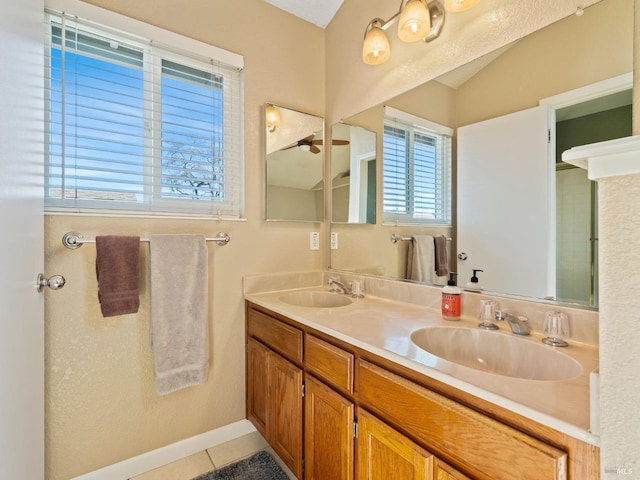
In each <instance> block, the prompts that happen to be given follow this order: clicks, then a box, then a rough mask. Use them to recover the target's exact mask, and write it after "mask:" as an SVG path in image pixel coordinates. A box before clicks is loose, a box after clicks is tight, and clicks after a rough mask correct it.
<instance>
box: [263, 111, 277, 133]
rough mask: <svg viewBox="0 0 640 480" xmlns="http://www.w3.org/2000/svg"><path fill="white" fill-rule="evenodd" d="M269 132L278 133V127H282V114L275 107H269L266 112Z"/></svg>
mask: <svg viewBox="0 0 640 480" xmlns="http://www.w3.org/2000/svg"><path fill="white" fill-rule="evenodd" d="M265 118H266V124H267V130H268V131H269V132H271V133H273V132H275V131H276V127H277V126H278V125H280V112H279V111H278V109H277V108H276V107H275V106H273V105H267V108H266V111H265Z"/></svg>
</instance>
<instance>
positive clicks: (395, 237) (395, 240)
mask: <svg viewBox="0 0 640 480" xmlns="http://www.w3.org/2000/svg"><path fill="white" fill-rule="evenodd" d="M399 240H402V241H403V242H409V241H411V240H413V237H399V236H398V235H396V234H395V233H392V234H391V243H398V241H399ZM450 241H451V238H450V237H448V238H447V242H450Z"/></svg>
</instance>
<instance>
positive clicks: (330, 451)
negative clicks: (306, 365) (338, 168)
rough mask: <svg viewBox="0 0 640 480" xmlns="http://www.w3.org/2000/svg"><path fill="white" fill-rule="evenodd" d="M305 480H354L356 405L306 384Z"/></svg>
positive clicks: (315, 383) (310, 381)
mask: <svg viewBox="0 0 640 480" xmlns="http://www.w3.org/2000/svg"><path fill="white" fill-rule="evenodd" d="M304 451H305V480H328V479H331V480H353V402H351V401H350V400H347V399H345V398H343V397H342V396H341V395H339V394H338V393H336V392H335V391H333V390H331V389H330V388H329V387H327V386H326V385H324V384H323V383H321V382H320V381H318V380H316V379H315V378H313V377H311V376H307V377H306V383H305V449H304Z"/></svg>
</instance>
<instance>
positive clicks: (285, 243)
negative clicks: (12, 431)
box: [45, 0, 325, 480]
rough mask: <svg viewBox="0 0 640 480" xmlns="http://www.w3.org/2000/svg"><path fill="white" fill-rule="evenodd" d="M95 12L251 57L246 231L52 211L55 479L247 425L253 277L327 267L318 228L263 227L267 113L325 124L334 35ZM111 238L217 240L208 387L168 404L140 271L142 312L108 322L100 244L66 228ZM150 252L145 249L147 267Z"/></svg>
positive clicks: (242, 9)
mask: <svg viewBox="0 0 640 480" xmlns="http://www.w3.org/2000/svg"><path fill="white" fill-rule="evenodd" d="M90 3H93V4H95V5H99V6H102V7H105V8H109V9H111V10H113V11H116V12H118V13H122V14H125V15H127V16H130V17H133V18H136V19H139V20H143V21H145V22H147V23H151V24H153V25H156V26H159V27H162V28H165V29H168V30H171V31H174V32H177V33H180V34H184V35H187V36H190V37H193V38H195V39H197V40H200V41H203V42H206V43H211V44H214V45H216V46H219V47H222V48H225V49H228V50H231V51H233V52H236V53H239V54H241V55H243V56H244V60H245V70H244V83H245V97H244V115H245V170H246V175H245V180H246V197H245V198H246V200H245V202H246V208H245V210H246V217H247V221H246V222H229V221H222V222H217V221H204V220H202V221H196V220H169V219H164V220H159V219H155V220H154V219H123V218H106V217H80V216H48V217H47V218H46V224H45V233H46V245H45V248H46V250H45V254H46V271H48V272H57V273H60V274H63V275H65V277H66V278H67V281H68V284H67V285H66V286H65V288H64V290H61V291H59V292H56V294H54V295H48V296H47V304H46V312H47V314H46V465H47V466H46V468H47V475H46V478H47V479H49V480H62V479H68V478H71V477H74V476H77V475H80V474H82V473H85V472H88V471H93V470H95V469H98V468H100V467H104V466H106V465H110V464H112V463H115V462H118V461H121V460H124V459H128V458H130V457H133V456H136V455H139V454H142V453H144V452H147V451H150V450H153V449H156V448H159V447H162V446H165V445H168V444H171V443H173V442H176V441H179V440H181V439H184V438H188V437H191V436H194V435H197V434H200V433H203V432H207V431H209V430H212V429H214V428H216V427H220V426H223V425H227V424H229V423H232V422H234V421H237V420H240V419H243V418H245V403H244V398H245V393H244V311H243V300H242V277H243V275H247V274H253V273H264V272H274V271H285V272H286V271H294V270H296V271H297V270H309V269H320V268H322V265H323V257H322V252H311V251H309V232H310V231H311V230H314V231H318V230H320V231H322V230H321V224H319V223H306V224H303V223H288V222H285V223H281V222H278V223H271V222H269V223H268V222H265V221H264V220H262V218H263V217H264V205H263V195H264V188H263V171H264V170H263V156H262V142H263V139H262V128H263V122H262V120H261V111H262V108H263V104H264V102H265V101H267V100H268V101H271V102H274V103H276V104H279V105H283V106H288V107H291V108H294V109H297V110H300V111H304V112H309V113H313V114H318V115H322V114H323V110H324V91H325V81H324V31H323V30H321V29H319V28H316V27H313V26H311V25H310V24H308V23H306V22H303V21H302V20H299V19H297V18H296V17H293V16H291V15H288V14H286V13H284V12H282V11H280V10H278V9H276V8H274V7H272V6H270V5H268V4H267V3H266V2H264V1H262V0H242V1H241V2H230V1H224V0H191V1H189V2H175V1H172V0H139V1H135V2H132V1H129V0H95V1H92V2H90ZM70 230H74V231H78V232H81V233H82V234H83V235H84V236H85V237H86V238H94V236H95V235H99V234H133V235H140V236H143V237H145V236H148V235H149V234H152V233H204V234H206V235H208V236H213V235H215V234H216V233H217V232H219V231H224V232H227V233H228V234H229V235H230V236H231V243H229V244H228V245H227V246H224V247H219V246H216V245H215V244H213V243H211V244H209V278H210V287H209V293H210V299H211V306H210V311H209V316H210V327H211V328H210V331H211V341H212V344H211V345H212V355H211V371H210V375H209V381H208V382H207V383H206V384H205V385H202V386H198V387H192V388H188V389H185V390H182V391H179V392H176V393H173V394H170V395H167V396H163V397H158V396H157V394H156V393H155V389H154V383H153V363H152V356H151V350H150V348H149V326H150V317H149V284H148V276H147V275H146V272H143V273H142V274H141V280H142V294H141V309H140V312H139V313H138V314H136V315H126V316H121V317H114V318H108V319H105V318H102V316H101V314H100V310H99V305H98V301H97V293H96V292H97V283H96V279H95V267H94V262H95V245H91V244H89V245H84V246H83V247H82V248H80V249H78V250H68V249H66V248H64V247H63V246H62V245H61V243H60V240H61V238H62V235H64V233H65V232H67V231H70ZM146 251H147V249H146V248H144V247H143V248H142V249H141V252H143V257H144V258H143V267H144V268H146V265H147V263H146Z"/></svg>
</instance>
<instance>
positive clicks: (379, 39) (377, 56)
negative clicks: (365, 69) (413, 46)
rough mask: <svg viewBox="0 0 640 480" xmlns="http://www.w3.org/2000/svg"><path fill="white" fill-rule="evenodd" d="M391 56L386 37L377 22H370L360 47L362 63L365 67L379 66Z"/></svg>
mask: <svg viewBox="0 0 640 480" xmlns="http://www.w3.org/2000/svg"><path fill="white" fill-rule="evenodd" d="M390 56H391V47H390V46H389V40H388V39H387V35H386V34H385V33H384V31H383V30H382V28H380V23H379V22H376V21H374V22H371V23H370V24H369V26H368V27H367V34H366V35H365V37H364V44H363V46H362V61H363V62H364V63H366V64H367V65H380V64H382V63H384V62H386V61H387V60H389V57H390Z"/></svg>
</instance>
